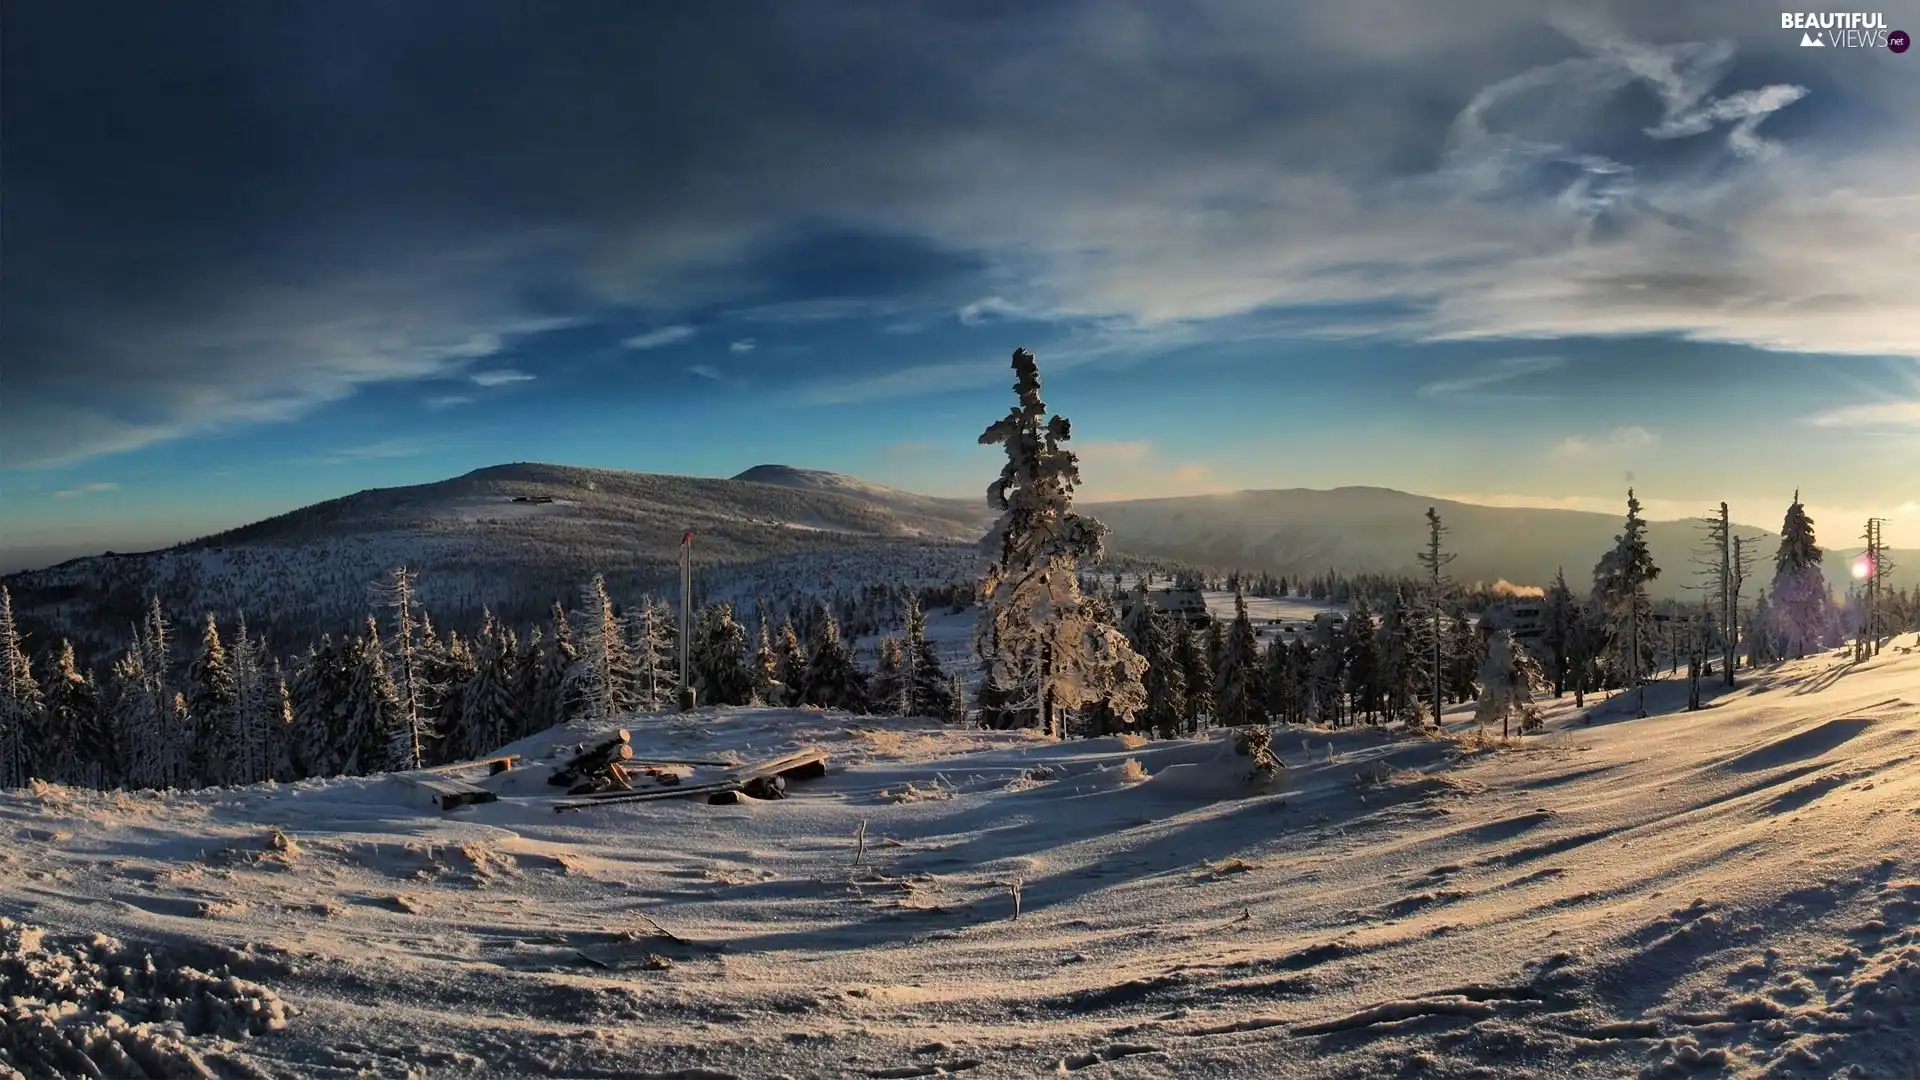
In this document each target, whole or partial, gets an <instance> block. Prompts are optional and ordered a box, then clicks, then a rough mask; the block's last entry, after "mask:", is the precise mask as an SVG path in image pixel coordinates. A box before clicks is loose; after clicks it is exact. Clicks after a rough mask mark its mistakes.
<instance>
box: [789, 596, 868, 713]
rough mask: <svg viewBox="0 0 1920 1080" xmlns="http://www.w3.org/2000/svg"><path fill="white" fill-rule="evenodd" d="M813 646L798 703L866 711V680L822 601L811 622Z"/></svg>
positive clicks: (837, 625)
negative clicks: (817, 614)
mask: <svg viewBox="0 0 1920 1080" xmlns="http://www.w3.org/2000/svg"><path fill="white" fill-rule="evenodd" d="M814 627H815V629H814V635H813V643H812V645H813V647H812V649H811V650H810V654H811V655H809V656H808V657H807V667H806V671H805V673H804V674H803V675H802V676H801V679H800V704H802V705H816V706H819V707H820V708H823V709H839V710H841V711H843V712H853V713H862V712H866V711H867V679H866V676H865V675H864V674H862V673H861V671H860V667H859V665H858V664H856V663H854V660H853V652H852V651H851V650H849V649H848V648H847V645H846V642H845V641H842V640H841V638H840V623H839V620H837V619H835V618H834V617H833V611H832V610H831V609H829V608H828V607H827V606H826V605H825V604H824V603H823V604H821V605H820V610H819V616H818V618H817V619H816V621H815V623H814Z"/></svg>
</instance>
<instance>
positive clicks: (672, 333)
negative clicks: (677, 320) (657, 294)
mask: <svg viewBox="0 0 1920 1080" xmlns="http://www.w3.org/2000/svg"><path fill="white" fill-rule="evenodd" d="M695 333H696V331H695V330H694V328H693V327H691V326H687V325H685V324H681V325H677V326H662V327H660V328H659V329H657V330H649V331H647V332H646V333H644V334H635V335H634V336H632V337H630V338H628V339H626V340H625V341H622V342H621V343H620V344H622V345H625V346H626V347H627V348H629V349H662V348H665V347H666V346H668V345H674V344H678V343H679V342H682V341H685V340H687V339H688V338H690V337H692V336H693V335H694V334H695Z"/></svg>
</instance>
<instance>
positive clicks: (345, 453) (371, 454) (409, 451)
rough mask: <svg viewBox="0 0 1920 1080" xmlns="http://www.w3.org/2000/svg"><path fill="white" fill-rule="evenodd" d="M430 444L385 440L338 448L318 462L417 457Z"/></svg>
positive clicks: (420, 441)
mask: <svg viewBox="0 0 1920 1080" xmlns="http://www.w3.org/2000/svg"><path fill="white" fill-rule="evenodd" d="M432 442H433V440H431V439H412V438H404V439H385V440H382V441H380V442H373V443H366V444H364V445H361V446H343V447H339V448H338V449H335V450H333V451H331V452H329V453H327V454H325V455H324V456H322V457H321V458H320V460H321V461H322V462H324V463H325V464H328V465H344V464H347V463H349V462H355V461H377V460H383V459H386V458H403V457H417V456H419V455H420V454H423V453H425V452H426V451H427V449H428V447H429V446H431V445H432Z"/></svg>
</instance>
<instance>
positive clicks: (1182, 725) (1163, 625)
mask: <svg viewBox="0 0 1920 1080" xmlns="http://www.w3.org/2000/svg"><path fill="white" fill-rule="evenodd" d="M1148 608H1149V609H1148V611H1147V617H1146V618H1145V620H1143V626H1142V629H1141V631H1140V648H1141V655H1142V657H1143V658H1144V659H1145V660H1146V662H1147V670H1146V675H1145V677H1144V678H1143V679H1142V687H1143V689H1144V690H1145V691H1146V703H1145V705H1144V706H1143V707H1142V709H1141V711H1140V714H1139V715H1138V716H1136V717H1135V718H1134V719H1135V721H1136V722H1137V723H1138V724H1139V726H1141V727H1143V728H1146V729H1147V730H1149V731H1152V732H1153V733H1154V734H1156V735H1158V736H1159V737H1161V738H1163V739H1174V738H1178V737H1179V736H1180V734H1181V732H1182V731H1183V730H1184V729H1186V727H1187V720H1188V717H1189V715H1191V714H1190V713H1189V711H1188V707H1187V673H1186V669H1185V668H1184V667H1183V666H1182V665H1181V663H1180V656H1179V651H1180V649H1179V643H1180V642H1182V641H1184V640H1186V635H1185V634H1184V633H1183V632H1182V631H1181V630H1180V628H1179V627H1177V626H1175V625H1174V623H1173V620H1172V619H1170V618H1168V617H1167V615H1166V613H1165V612H1162V611H1157V610H1153V609H1152V606H1151V605H1149V606H1148Z"/></svg>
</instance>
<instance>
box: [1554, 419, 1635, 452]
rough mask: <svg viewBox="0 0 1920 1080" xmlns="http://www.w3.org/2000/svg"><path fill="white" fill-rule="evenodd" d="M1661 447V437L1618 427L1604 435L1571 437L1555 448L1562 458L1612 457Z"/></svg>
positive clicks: (1630, 427) (1629, 427) (1630, 428)
mask: <svg viewBox="0 0 1920 1080" xmlns="http://www.w3.org/2000/svg"><path fill="white" fill-rule="evenodd" d="M1658 445H1660V436H1658V435H1656V434H1654V433H1653V432H1651V431H1648V430H1647V429H1646V428H1643V427H1637V426H1626V427H1617V428H1614V429H1613V430H1612V431H1609V432H1607V433H1605V434H1603V435H1569V436H1567V437H1566V438H1565V439H1562V440H1561V441H1560V444H1559V445H1558V446H1556V447H1554V451H1553V452H1554V454H1555V456H1557V457H1562V458H1583V457H1610V456H1615V455H1620V454H1631V453H1634V452H1636V451H1640V450H1648V449H1651V448H1653V447H1655V446H1658Z"/></svg>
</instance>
